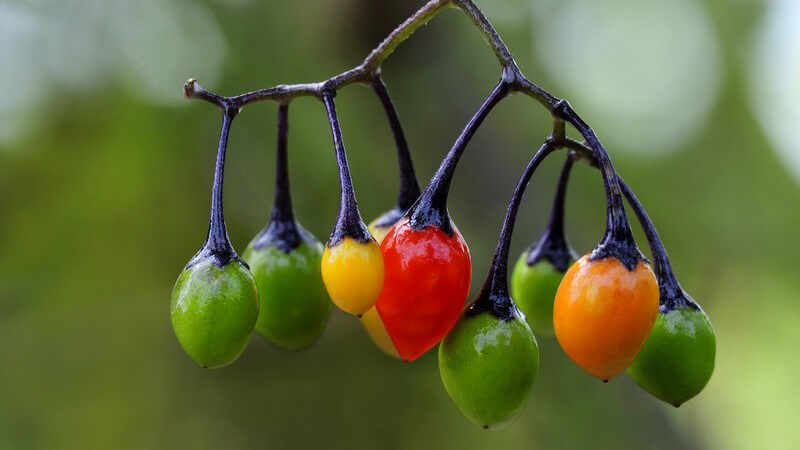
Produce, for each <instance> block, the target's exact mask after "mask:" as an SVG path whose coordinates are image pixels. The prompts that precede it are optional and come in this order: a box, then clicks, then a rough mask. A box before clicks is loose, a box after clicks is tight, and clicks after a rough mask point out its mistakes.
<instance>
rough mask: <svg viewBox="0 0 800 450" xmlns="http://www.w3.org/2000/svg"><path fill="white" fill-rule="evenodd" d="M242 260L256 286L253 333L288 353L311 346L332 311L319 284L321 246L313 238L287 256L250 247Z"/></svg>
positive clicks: (267, 248) (273, 247) (275, 249)
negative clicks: (258, 334) (245, 263)
mask: <svg viewBox="0 0 800 450" xmlns="http://www.w3.org/2000/svg"><path fill="white" fill-rule="evenodd" d="M303 234H304V235H307V236H310V235H309V234H308V233H303ZM244 259H245V261H247V263H248V264H249V265H250V271H251V272H252V273H253V277H254V278H255V280H256V284H257V285H258V293H259V301H260V303H261V310H260V313H259V315H258V322H257V323H256V330H258V332H259V333H261V334H262V335H263V336H264V337H266V338H267V339H269V340H270V341H272V342H273V343H275V344H276V345H278V346H279V347H282V348H284V349H287V350H296V349H300V348H303V347H306V346H308V345H310V344H311V343H312V342H314V341H315V340H316V339H317V338H318V337H319V336H320V334H322V331H323V330H324V329H325V325H326V324H327V322H328V316H329V315H330V312H331V307H332V303H331V300H330V298H328V294H327V292H326V290H325V285H324V284H323V283H322V274H321V269H320V267H321V261H322V244H321V243H320V242H319V241H317V240H316V239H313V237H312V238H311V239H306V240H304V241H303V242H301V243H300V244H299V245H298V246H297V247H295V248H294V249H292V250H291V251H289V252H288V253H287V252H285V251H283V250H282V249H280V248H279V247H278V246H276V245H266V246H263V247H259V248H255V247H254V245H253V244H250V246H249V247H248V248H247V250H245V252H244Z"/></svg>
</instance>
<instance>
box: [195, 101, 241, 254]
mask: <svg viewBox="0 0 800 450" xmlns="http://www.w3.org/2000/svg"><path fill="white" fill-rule="evenodd" d="M234 117H236V111H235V110H233V109H228V108H226V109H223V114H222V131H221V132H220V136H219V147H218V148H217V162H216V164H215V166H214V185H213V188H212V190H211V217H210V218H209V224H208V235H207V236H206V242H205V244H204V245H203V248H201V249H200V251H199V252H197V254H196V255H194V257H193V258H192V259H191V260H190V261H189V264H187V267H191V266H193V265H194V264H196V263H197V262H199V261H200V260H201V259H203V258H207V257H213V258H214V262H215V263H216V264H217V265H218V266H220V267H222V266H224V265H225V264H227V263H228V262H230V261H231V260H233V259H237V260H238V259H239V257H238V255H237V254H236V251H235V250H234V249H233V246H232V245H231V241H230V238H229V237H228V230H227V228H226V227H225V214H224V211H223V205H222V185H223V182H224V176H225V154H226V151H227V148H228V134H229V133H230V129H231V123H233V119H234Z"/></svg>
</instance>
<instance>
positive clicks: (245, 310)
mask: <svg viewBox="0 0 800 450" xmlns="http://www.w3.org/2000/svg"><path fill="white" fill-rule="evenodd" d="M170 318H171V320H172V328H173V330H174V331H175V336H177V338H178V342H180V344H181V347H183V350H184V351H186V353H187V354H188V355H189V356H190V357H191V358H192V359H193V360H195V361H196V362H197V363H198V364H200V365H201V366H203V367H208V368H217V367H223V366H226V365H228V364H230V363H232V362H233V361H235V360H236V358H238V357H239V355H240V354H241V353H242V351H244V349H245V347H246V346H247V342H248V340H249V338H250V333H252V332H253V327H254V326H255V324H256V319H257V318H258V291H257V289H256V283H255V280H253V277H252V275H250V272H249V271H248V270H247V268H246V267H245V266H244V265H243V264H242V263H241V262H239V260H238V259H232V260H230V261H229V262H228V263H227V264H223V265H221V266H220V265H217V263H216V259H215V258H214V257H205V258H202V259H200V260H198V261H195V262H193V264H192V265H191V266H189V267H187V268H186V269H184V270H183V272H181V274H180V276H179V277H178V281H177V282H176V283H175V287H174V288H173V290H172V301H171V303H170Z"/></svg>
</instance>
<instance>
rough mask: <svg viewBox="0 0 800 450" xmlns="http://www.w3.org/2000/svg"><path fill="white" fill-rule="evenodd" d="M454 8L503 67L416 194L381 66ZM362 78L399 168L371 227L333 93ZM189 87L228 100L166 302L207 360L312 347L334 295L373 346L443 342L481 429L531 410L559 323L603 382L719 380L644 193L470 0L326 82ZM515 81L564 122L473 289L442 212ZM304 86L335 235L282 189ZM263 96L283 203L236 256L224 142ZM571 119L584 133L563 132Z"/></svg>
mask: <svg viewBox="0 0 800 450" xmlns="http://www.w3.org/2000/svg"><path fill="white" fill-rule="evenodd" d="M447 6H453V7H455V8H457V9H459V10H461V11H463V12H464V13H466V14H467V16H468V17H470V18H471V19H472V21H473V23H474V24H475V25H476V27H477V28H478V29H479V30H480V31H481V33H482V34H483V35H484V37H485V38H486V40H487V42H488V43H489V44H490V46H491V47H492V49H493V50H494V52H495V54H496V55H497V57H498V60H499V62H500V64H501V66H502V69H503V71H502V77H501V79H500V82H499V83H498V84H497V86H496V87H495V88H494V89H493V90H492V92H491V93H490V94H489V96H488V97H487V99H486V101H485V102H484V103H483V104H482V105H481V106H480V108H479V109H478V110H477V112H476V113H475V114H474V116H473V117H472V119H471V120H470V121H469V123H467V125H466V127H465V128H464V129H463V131H462V132H461V134H460V135H459V136H458V139H457V140H456V141H455V143H454V144H453V147H452V148H451V149H450V151H449V152H448V154H447V156H446V157H445V158H444V160H443V161H442V163H441V165H440V166H439V168H438V170H437V171H436V173H435V174H434V175H433V177H432V178H431V180H430V181H429V182H428V184H427V186H426V187H425V189H424V190H422V191H420V188H419V185H418V184H417V179H416V176H415V174H414V168H413V165H412V162H411V157H410V153H409V150H408V145H407V143H406V140H405V137H404V134H403V129H402V127H401V125H400V121H399V118H398V115H397V112H396V111H395V108H394V106H393V104H392V101H391V98H390V96H389V92H388V90H387V88H386V85H385V84H384V83H383V80H382V79H381V76H380V66H381V63H382V62H383V61H384V60H385V59H386V58H387V57H388V56H389V54H391V52H392V51H393V50H394V48H396V47H397V45H399V44H400V43H401V42H402V41H404V40H405V39H407V38H408V37H409V36H410V35H411V34H412V33H413V31H414V30H415V29H417V28H418V27H420V26H421V25H423V24H425V23H426V22H427V21H428V20H430V19H431V18H432V17H433V16H434V15H436V14H437V13H438V12H439V11H441V10H443V9H444V8H445V7H447ZM354 83H360V84H365V85H367V86H369V87H371V88H372V90H373V91H374V92H375V94H376V95H377V97H378V98H379V100H380V101H381V104H382V106H383V108H384V110H385V112H386V114H387V118H388V120H389V123H390V125H391V129H392V132H393V134H394V137H395V141H396V144H397V155H398V160H399V167H400V195H399V196H398V201H397V204H396V205H395V206H394V207H393V208H392V209H390V210H389V211H388V212H386V213H385V214H383V215H382V216H380V217H379V218H377V219H376V220H374V221H373V222H372V223H371V224H370V225H369V226H367V225H366V224H365V222H364V221H363V219H362V217H361V214H360V212H359V210H358V204H357V202H356V196H355V193H354V191H353V185H352V182H351V179H350V171H349V169H348V164H347V155H346V151H345V146H344V141H343V138H342V131H341V128H340V125H339V119H338V116H337V112H336V104H335V96H336V93H337V91H338V90H339V89H340V88H342V87H344V86H346V85H349V84H354ZM184 93H185V95H186V96H187V97H190V98H201V99H204V100H207V101H209V102H211V103H213V104H215V105H217V106H218V107H219V108H220V109H221V110H222V113H223V114H222V115H223V122H222V133H221V136H220V140H219V150H218V154H217V163H216V167H215V176H214V187H213V193H212V203H211V219H210V225H209V231H208V236H207V239H206V242H205V244H204V245H203V247H202V248H201V249H200V251H199V252H198V253H197V254H196V255H195V256H194V257H193V258H192V259H191V260H190V261H189V264H187V266H186V268H185V269H184V270H183V272H182V273H181V275H180V277H179V278H178V281H177V283H176V285H175V288H174V291H173V294H172V302H171V318H172V324H173V328H174V330H175V334H176V336H177V337H178V341H179V342H180V344H181V346H182V347H183V349H184V350H185V351H186V353H187V354H189V356H190V357H191V358H192V359H194V360H195V361H197V362H198V363H199V364H201V365H202V366H203V367H221V366H224V365H227V364H230V363H231V362H233V361H234V360H235V359H236V358H237V357H238V356H239V354H241V352H242V351H243V350H244V348H245V346H246V345H247V342H248V339H249V337H250V334H251V333H252V331H253V329H255V330H258V332H259V333H261V334H262V335H264V336H265V337H266V338H267V339H269V340H270V341H272V342H274V343H275V344H277V345H279V346H280V347H283V348H285V349H289V350H294V349H300V348H303V347H305V346H308V345H309V344H311V343H312V342H313V341H314V340H315V339H316V338H317V337H318V336H319V335H320V334H321V333H322V331H323V329H324V327H325V324H326V322H327V320H328V316H329V314H330V311H331V301H332V303H333V304H335V305H336V306H337V307H339V308H340V309H342V310H343V311H345V312H347V313H350V314H353V315H356V316H358V317H360V318H361V322H362V324H363V326H364V328H365V329H366V331H367V333H368V334H369V336H370V337H371V338H372V340H373V341H374V342H375V344H376V345H377V346H378V347H379V348H380V349H382V350H383V351H384V352H385V353H387V354H388V355H390V356H393V357H395V358H399V359H402V360H404V361H406V362H410V361H414V360H415V359H417V358H419V357H420V356H421V355H422V354H424V353H425V352H427V351H428V350H430V349H431V348H433V347H434V346H436V345H437V344H439V369H440V373H441V378H442V382H443V384H444V387H445V389H446V390H447V392H448V394H449V395H450V397H451V398H452V399H453V401H454V402H455V403H456V405H457V406H458V407H459V408H460V409H461V411H462V412H463V413H464V415H466V416H467V417H468V418H469V419H470V420H472V421H473V422H475V423H476V424H478V425H480V426H483V427H485V428H489V427H497V426H501V425H504V424H506V423H508V422H510V421H511V420H513V419H514V418H515V417H516V416H517V415H518V413H519V411H520V410H521V409H522V406H523V405H524V403H525V401H526V399H527V396H528V394H529V392H530V390H531V387H532V385H533V382H534V379H535V377H536V374H537V371H538V365H539V349H538V344H537V342H536V338H535V337H534V332H536V333H537V334H539V335H550V334H553V333H554V334H555V336H556V338H557V339H558V342H559V343H560V345H561V347H562V348H563V350H564V352H565V353H566V354H567V355H568V356H569V357H570V358H571V359H572V360H573V361H574V362H575V363H576V364H578V365H579V366H580V367H581V368H583V369H584V370H585V371H586V372H588V373H589V374H591V375H593V376H595V377H597V378H600V379H601V380H603V381H608V380H609V379H611V378H613V377H615V376H617V375H619V374H620V373H622V372H623V371H625V370H627V371H628V373H629V375H630V376H631V377H632V378H633V379H634V380H635V381H636V382H637V383H638V384H639V385H640V386H641V387H642V388H643V389H644V390H646V391H647V392H649V393H651V394H652V395H654V396H655V397H657V398H659V399H661V400H664V401H666V402H668V403H671V404H673V405H675V406H678V405H680V404H681V403H683V402H685V401H686V400H688V399H690V398H692V397H693V396H695V395H696V394H697V393H699V392H700V390H702V388H703V387H704V386H705V384H706V383H707V382H708V380H709V378H710V377H711V373H712V371H713V368H714V356H715V337H714V331H713V328H712V327H711V323H710V321H709V319H708V316H707V315H706V314H705V313H704V312H703V310H702V309H700V307H699V306H698V305H697V303H695V302H694V300H692V298H691V297H689V295H688V294H686V293H685V292H684V290H683V289H682V288H681V286H680V284H679V283H678V281H677V279H676V277H675V274H674V273H673V271H672V267H671V265H670V262H669V259H668V258H667V254H666V251H665V250H664V247H663V244H662V242H661V240H660V238H659V236H658V234H657V233H656V230H655V228H654V226H653V224H652V222H651V221H650V219H649V217H648V216H647V213H646V212H645V211H644V208H643V207H642V205H641V203H640V202H639V200H638V199H637V198H636V196H635V195H634V194H633V192H632V191H631V190H630V188H629V187H628V186H627V185H626V184H625V183H624V181H623V180H622V178H621V177H620V176H619V175H618V174H617V172H616V171H615V170H614V168H613V166H612V164H611V160H610V158H609V156H608V154H607V152H606V151H605V149H604V148H603V146H602V145H601V144H600V142H599V141H598V139H597V137H596V135H595V134H594V132H593V131H592V129H591V128H590V127H589V126H588V125H587V124H586V123H585V122H583V121H582V120H581V119H580V117H579V116H578V115H577V114H576V113H575V111H574V110H573V109H572V108H571V107H570V106H569V104H568V103H567V102H566V101H564V100H561V99H558V98H556V97H554V96H552V95H551V94H549V93H548V92H546V91H544V90H543V89H541V88H539V87H538V86H536V85H535V84H533V83H532V82H530V81H529V80H527V79H526V78H525V77H524V76H523V75H522V72H521V71H520V70H519V68H518V67H517V65H516V63H515V62H514V59H513V57H512V56H511V54H510V53H509V51H508V49H507V48H506V46H505V45H504V44H503V41H502V40H501V39H500V37H499V35H498V34H497V32H496V31H495V30H494V28H493V27H492V26H491V24H490V23H489V22H488V20H487V19H486V17H485V16H484V15H483V13H482V12H481V11H480V9H478V8H477V6H476V5H475V4H474V3H473V2H472V1H471V0H431V1H430V2H429V3H427V4H426V5H425V6H423V7H422V8H421V9H420V10H419V11H417V12H416V13H415V14H414V15H413V16H412V17H410V18H409V19H408V20H407V21H406V22H404V23H403V24H401V25H400V26H399V27H398V28H397V29H395V30H394V31H393V32H392V33H391V34H390V35H389V37H387V38H386V40H384V41H383V42H382V43H381V44H380V45H379V46H378V47H377V48H376V49H375V50H373V51H372V53H370V55H369V56H368V57H367V58H366V59H365V60H364V62H363V63H362V64H361V65H359V66H357V67H355V68H353V69H351V70H348V71H346V72H344V73H342V74H339V75H337V76H335V77H333V78H330V79H328V80H326V81H324V82H320V83H310V84H296V85H281V86H277V87H274V88H269V89H263V90H259V91H254V92H250V93H246V94H242V95H239V96H235V97H222V96H219V95H216V94H213V93H211V92H208V91H206V90H204V89H203V88H201V87H200V86H199V85H198V84H197V82H196V81H194V80H189V81H188V82H187V83H186V85H185V86H184ZM515 93H519V94H524V95H527V96H529V97H531V98H533V99H535V100H537V101H538V102H540V103H541V104H542V105H543V106H545V107H546V108H547V109H548V110H549V111H550V112H551V114H552V116H553V120H554V127H553V131H552V133H551V134H550V135H549V136H548V137H547V138H546V139H545V140H544V143H543V144H542V145H541V147H540V148H539V150H538V151H537V152H536V153H535V154H534V155H533V157H532V159H531V160H530V162H529V164H528V165H527V167H526V168H525V170H524V172H523V173H522V176H521V177H520V180H519V183H518V184H517V186H516V189H515V190H514V193H513V196H512V198H511V201H510V203H509V205H508V210H507V214H506V217H505V221H504V223H503V228H502V230H501V232H500V237H499V239H498V242H497V247H496V250H495V253H494V257H493V260H492V263H491V265H490V269H489V273H488V275H487V276H486V280H485V282H484V284H483V288H482V289H481V291H480V293H479V294H478V296H477V299H475V300H474V301H472V302H467V299H468V295H469V286H470V282H471V277H472V265H471V259H470V252H469V248H468V246H467V243H466V242H465V240H464V238H463V236H462V235H461V233H460V232H459V230H458V228H457V227H456V225H455V224H454V223H453V221H452V220H451V219H450V215H449V213H448V210H447V198H448V192H449V189H450V183H451V180H452V178H453V175H454V173H455V169H456V166H457V163H458V161H459V159H460V157H461V155H462V154H463V152H464V150H465V148H466V147H467V145H468V143H469V142H470V140H471V138H472V136H473V135H474V134H475V132H476V131H477V129H478V128H479V127H480V125H481V123H482V122H483V121H484V119H485V118H486V117H487V116H488V115H489V113H490V112H491V111H492V109H493V108H494V107H495V106H496V105H497V104H498V103H500V102H501V101H502V100H503V99H504V98H506V97H507V96H508V95H510V94H515ZM300 96H314V97H316V98H318V99H319V100H321V101H322V103H323V104H324V107H325V109H326V111H327V116H328V122H329V124H330V128H331V133H332V135H333V143H334V149H335V152H336V159H337V163H338V167H339V177H340V184H341V203H340V209H339V214H338V218H337V220H336V225H335V226H334V228H333V231H332V232H331V235H330V237H329V238H328V241H327V243H326V244H325V245H324V246H323V245H322V244H321V243H320V242H319V241H318V240H317V239H316V238H314V236H312V235H311V234H310V233H309V232H308V231H306V230H305V229H304V228H303V227H302V226H300V224H299V223H298V222H297V221H296V219H295V217H294V214H293V211H292V204H291V198H290V194H289V177H288V171H287V135H288V111H289V103H290V102H291V101H292V100H293V99H295V98H297V97H300ZM261 100H273V101H276V102H277V103H278V105H279V106H278V108H279V109H278V145H277V165H276V166H277V171H276V182H275V200H274V205H273V209H272V214H271V217H270V219H269V222H268V224H267V226H266V227H265V228H264V230H263V231H261V233H259V234H258V235H257V236H256V237H255V238H254V239H253V241H252V242H251V243H250V245H249V246H248V247H247V249H246V250H245V252H244V254H243V259H242V258H239V256H238V255H237V253H236V251H235V250H234V249H233V247H232V245H231V243H230V240H229V239H228V234H227V231H226V227H225V220H224V215H223V209H222V185H223V174H224V165H225V153H226V149H227V140H228V139H227V138H228V133H229V131H230V127H231V123H232V122H233V120H234V118H235V117H236V116H237V114H239V113H240V112H241V110H242V108H243V107H244V106H245V105H247V104H249V103H252V102H255V101H261ZM567 123H569V124H570V125H572V126H573V127H575V129H576V130H577V131H578V132H579V133H580V134H581V135H582V136H583V138H584V141H583V142H579V141H576V140H574V139H571V138H569V137H567V136H566V132H565V126H566V124H567ZM561 149H566V150H567V158H566V162H565V164H564V168H563V171H562V173H561V177H560V179H559V183H558V188H557V190H556V195H555V201H554V204H553V208H552V212H551V218H550V221H549V223H548V225H547V228H546V230H545V231H544V233H543V234H542V236H541V237H540V238H539V239H538V241H537V242H536V243H535V244H533V245H531V246H530V247H529V248H528V249H527V250H526V251H525V252H524V253H523V255H522V256H521V257H520V259H519V261H518V262H517V263H516V265H515V266H514V269H513V273H512V275H511V291H510V292H509V283H508V256H509V255H508V254H509V247H510V244H511V236H512V233H513V229H514V223H515V220H516V216H517V211H518V209H519V207H520V204H521V202H522V197H523V195H524V193H525V189H526V187H527V185H528V183H529V181H530V179H531V177H532V176H533V173H534V172H535V170H536V168H537V167H538V166H539V165H540V164H541V162H542V161H543V160H544V159H545V158H546V157H547V156H549V155H551V154H552V153H554V152H555V151H557V150H561ZM578 160H581V161H584V162H587V163H588V164H589V165H591V166H593V167H596V168H598V169H599V170H600V172H601V174H602V178H603V184H604V187H605V192H606V206H607V219H606V229H605V234H604V237H603V239H602V240H601V242H600V243H599V244H598V245H597V247H595V248H594V249H593V250H592V251H591V252H590V253H589V254H587V255H584V256H583V257H580V258H578V256H577V255H576V254H575V252H574V251H573V250H572V249H571V248H570V247H569V245H568V243H567V240H566V238H565V233H564V199H565V192H566V188H567V183H568V180H569V173H570V170H571V169H572V166H573V164H574V163H575V162H576V161H578ZM624 198H627V200H628V203H629V204H630V205H631V207H632V209H633V210H634V212H635V213H636V216H637V218H638V219H639V222H640V223H641V224H642V227H643V229H644V231H645V234H646V236H647V239H648V242H649V245H650V248H651V251H652V254H653V259H654V264H653V268H654V270H653V269H651V265H650V264H649V262H648V261H647V259H646V258H645V257H644V255H643V254H642V253H641V252H640V250H639V248H638V247H637V245H636V242H635V241H634V237H633V233H632V231H631V228H630V225H629V223H628V219H627V216H626V213H625V208H624V204H623V199H624ZM512 297H513V299H514V300H512ZM465 305H466V307H465Z"/></svg>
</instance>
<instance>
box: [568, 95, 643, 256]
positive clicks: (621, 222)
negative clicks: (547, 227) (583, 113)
mask: <svg viewBox="0 0 800 450" xmlns="http://www.w3.org/2000/svg"><path fill="white" fill-rule="evenodd" d="M554 114H555V115H556V117H558V118H560V119H562V120H565V121H567V122H569V123H571V124H572V125H573V126H574V127H575V128H576V129H577V130H578V132H580V133H581V135H582V136H583V138H584V139H585V140H586V143H587V144H588V146H589V148H591V149H592V152H593V154H594V157H595V159H596V161H597V164H598V166H599V168H600V173H601V174H602V176H603V186H604V187H605V191H606V231H605V235H604V237H603V239H602V240H601V241H600V244H598V245H597V247H595V249H594V250H593V251H592V255H591V257H590V259H592V260H597V259H603V258H608V257H615V258H617V259H618V260H619V261H620V262H622V264H624V265H625V267H627V268H628V270H633V269H635V268H636V266H637V265H638V264H639V261H646V259H645V257H644V255H643V254H642V252H641V251H640V250H639V248H638V247H637V246H636V241H635V240H634V238H633V231H632V230H631V226H630V224H629V223H628V217H627V215H626V214H625V207H624V205H623V203H622V191H621V190H620V186H619V180H618V177H617V172H616V171H615V170H614V166H613V164H611V159H610V158H609V157H608V152H606V150H605V148H603V145H602V144H601V143H600V140H599V139H597V135H595V133H594V131H593V130H592V129H591V128H590V127H589V125H587V124H586V122H584V121H583V119H581V118H580V117H579V116H578V114H577V113H576V112H575V110H573V109H572V107H571V106H570V105H569V103H568V102H566V101H563V100H562V101H560V102H559V103H558V105H557V107H556V109H555V111H554Z"/></svg>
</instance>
